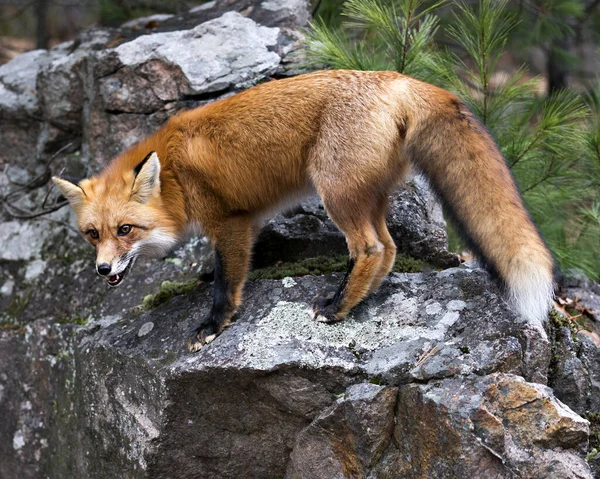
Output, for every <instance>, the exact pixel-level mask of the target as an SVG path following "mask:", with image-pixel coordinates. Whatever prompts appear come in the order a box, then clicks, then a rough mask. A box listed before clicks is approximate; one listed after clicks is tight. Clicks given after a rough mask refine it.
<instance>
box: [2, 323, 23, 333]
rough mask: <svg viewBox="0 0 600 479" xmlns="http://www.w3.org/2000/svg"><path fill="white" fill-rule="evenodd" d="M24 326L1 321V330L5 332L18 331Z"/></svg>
mask: <svg viewBox="0 0 600 479" xmlns="http://www.w3.org/2000/svg"><path fill="white" fill-rule="evenodd" d="M22 327H23V326H22V325H21V324H18V323H15V322H13V321H0V330H4V331H17V330H19V329H21V328H22Z"/></svg>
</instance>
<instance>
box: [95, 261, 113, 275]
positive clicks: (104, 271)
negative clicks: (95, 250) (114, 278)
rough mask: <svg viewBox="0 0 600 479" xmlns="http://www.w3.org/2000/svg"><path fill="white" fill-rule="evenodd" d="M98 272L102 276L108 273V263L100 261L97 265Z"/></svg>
mask: <svg viewBox="0 0 600 479" xmlns="http://www.w3.org/2000/svg"><path fill="white" fill-rule="evenodd" d="M97 270H98V273H100V274H101V275H102V276H106V275H107V274H109V273H110V265H109V264H108V263H102V264H99V265H98V266H97Z"/></svg>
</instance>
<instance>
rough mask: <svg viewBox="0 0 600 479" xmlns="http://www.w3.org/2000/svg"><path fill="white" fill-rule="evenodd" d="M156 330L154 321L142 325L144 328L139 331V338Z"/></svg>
mask: <svg viewBox="0 0 600 479" xmlns="http://www.w3.org/2000/svg"><path fill="white" fill-rule="evenodd" d="M153 329H154V323H153V322H152V321H148V322H147V323H144V324H142V327H141V328H140V330H139V331H138V333H137V335H138V337H140V338H141V337H142V336H146V334H148V333H149V332H150V331H152V330H153Z"/></svg>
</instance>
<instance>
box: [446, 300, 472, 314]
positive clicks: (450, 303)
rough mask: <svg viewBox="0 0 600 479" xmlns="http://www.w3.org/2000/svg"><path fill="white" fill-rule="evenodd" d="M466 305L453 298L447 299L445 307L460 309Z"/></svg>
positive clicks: (452, 309)
mask: <svg viewBox="0 0 600 479" xmlns="http://www.w3.org/2000/svg"><path fill="white" fill-rule="evenodd" d="M466 307H467V303H465V302H464V301H461V300H460V299H453V300H451V301H448V304H447V305H446V308H447V309H449V310H450V311H462V310H463V309H465V308H466Z"/></svg>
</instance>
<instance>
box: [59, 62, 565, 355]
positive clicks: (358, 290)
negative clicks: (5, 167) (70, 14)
mask: <svg viewBox="0 0 600 479" xmlns="http://www.w3.org/2000/svg"><path fill="white" fill-rule="evenodd" d="M411 167H412V168H414V169H416V170H417V171H420V172H422V173H423V174H424V175H425V176H426V177H427V178H428V179H429V181H430V182H431V184H432V186H433V188H434V189H435V191H436V192H437V193H438V194H439V196H440V197H441V199H442V200H443V202H444V203H445V205H446V207H447V210H448V211H449V212H450V213H451V215H452V216H453V217H454V219H455V220H456V222H457V224H458V225H459V226H460V228H461V230H462V232H463V234H464V236H465V237H466V239H467V240H468V241H469V242H470V246H471V247H472V249H473V250H474V252H475V253H476V254H477V255H478V257H479V258H480V259H482V260H483V261H484V262H485V264H486V265H487V267H488V269H489V270H490V271H491V272H492V273H494V274H495V275H496V276H497V277H498V278H499V280H500V281H501V283H502V284H503V285H504V286H505V287H506V290H507V293H508V296H509V299H510V300H511V303H512V305H513V306H514V308H515V309H516V311H517V312H518V313H520V314H521V315H522V316H524V317H527V318H530V319H532V320H537V321H543V320H544V319H545V317H546V315H547V312H548V310H549V307H550V304H551V300H552V296H553V284H554V283H553V258H552V255H551V253H550V252H549V251H548V249H547V247H546V246H545V243H544V241H543V240H542V238H541V237H540V235H539V233H538V231H537V229H536V227H535V225H534V224H533V222H532V220H531V218H530V216H529V214H528V213H527V211H526V209H525V207H524V206H523V201H522V200H521V197H520V195H519V192H518V189H517V187H516V185H515V182H514V180H513V178H512V176H511V173H510V170H509V169H508V167H507V166H506V163H505V161H504V158H503V157H502V154H501V153H500V152H499V150H498V147H497V146H496V145H495V143H494V140H493V139H492V137H491V136H490V134H489V133H488V132H487V130H486V129H485V127H484V126H482V124H481V123H480V122H479V121H478V120H477V118H475V117H474V115H473V114H472V113H471V112H470V111H469V110H468V109H467V108H466V106H465V105H464V104H463V103H462V102H461V101H460V100H459V99H458V98H457V97H456V96H454V95H453V94H451V93H449V92H447V91H445V90H442V89H440V88H437V87H435V86H433V85H429V84H427V83H424V82H422V81H419V80H416V79H414V78H410V77H407V76H404V75H401V74H398V73H394V72H360V71H343V70H342V71H321V72H314V73H309V74H305V75H300V76H297V77H293V78H288V79H284V80H273V81H270V82H267V83H264V84H261V85H258V86H255V87H253V88H251V89H249V90H246V91H244V92H242V93H239V94H237V95H235V96H232V97H229V98H227V99H224V100H220V101H216V102H214V103H212V104H208V105H205V106H202V107H199V108H196V109H194V110H190V111H186V112H183V113H180V114H178V115H176V116H174V117H172V118H171V119H170V120H169V121H168V122H167V123H166V125H164V126H163V127H162V128H161V129H160V130H159V131H157V132H156V133H155V134H154V135H152V136H150V137H148V138H146V139H145V140H143V141H141V142H139V143H138V144H136V145H135V146H133V147H132V148H131V149H129V150H127V151H126V152H124V153H122V154H121V155H120V156H118V157H117V158H116V159H114V160H113V161H112V162H111V163H110V164H109V165H108V166H107V167H106V168H105V169H104V170H103V171H102V172H101V173H99V174H98V175H97V176H94V177H92V178H89V179H85V180H82V181H79V182H75V181H70V180H67V179H65V178H58V177H54V178H53V180H54V182H55V183H56V185H57V186H58V188H59V189H60V191H61V192H62V194H63V195H64V196H65V197H66V198H67V199H68V200H69V202H70V204H71V205H72V207H73V208H74V210H75V212H76V214H77V220H78V224H79V229H80V230H81V233H82V234H83V235H84V237H85V238H86V239H87V240H88V241H89V242H90V243H91V244H92V245H93V246H95V248H96V252H97V259H96V268H97V271H98V273H99V274H100V275H103V276H105V277H106V280H107V281H108V283H109V284H110V285H112V286H116V285H118V284H119V283H120V282H121V281H122V280H123V278H124V277H125V275H126V274H127V272H128V271H129V269H130V268H131V265H132V263H133V261H134V259H135V258H136V257H137V256H138V255H150V256H159V255H164V254H165V253H166V252H167V251H168V250H169V249H170V248H172V247H173V246H174V245H175V244H176V243H177V242H178V240H179V239H180V238H181V237H182V236H183V235H184V234H185V232H186V230H188V229H189V228H190V227H200V228H201V230H202V231H203V232H204V233H205V234H206V235H207V236H208V237H209V238H210V239H211V241H212V244H213V246H214V250H215V268H214V297H213V306H212V309H211V311H210V313H209V315H208V317H207V318H206V319H205V320H204V322H203V323H202V324H200V325H199V326H198V328H197V329H195V330H194V331H193V333H192V335H191V337H190V339H189V340H188V348H189V350H190V351H196V350H198V349H199V348H201V347H202V346H203V345H204V344H207V343H209V342H210V341H212V340H213V339H214V338H215V337H216V336H217V335H218V334H219V333H220V332H221V331H222V330H223V329H224V328H225V327H226V326H228V325H229V323H230V320H231V318H232V316H233V315H234V313H235V312H236V310H237V308H238V307H239V306H240V303H241V301H242V289H243V286H244V282H245V279H246V273H247V271H248V265H249V262H250V251H251V247H252V243H253V237H254V233H255V232H256V231H257V226H258V225H259V222H260V220H261V218H262V217H263V216H264V215H265V214H266V213H268V212H269V211H272V210H273V209H274V208H276V207H277V206H278V205H282V204H284V203H286V202H287V203H286V204H288V205H289V200H290V199H297V198H300V197H301V196H302V195H303V194H305V193H307V192H310V191H316V192H317V193H318V194H319V196H320V197H321V199H322V200H323V204H324V205H325V208H326V210H327V213H328V214H329V216H330V217H331V219H332V220H333V221H334V223H335V224H336V225H337V226H338V228H339V229H340V230H341V231H342V232H343V233H344V235H345V236H346V240H347V243H348V249H349V251H350V259H349V262H348V272H347V274H346V277H345V278H344V280H343V282H342V284H341V285H340V287H339V289H338V290H337V292H336V293H335V295H333V297H331V296H325V295H323V296H321V297H319V298H318V299H316V300H315V302H314V306H313V308H314V313H315V319H317V320H318V321H323V322H335V321H339V320H341V319H343V318H344V317H345V316H346V315H347V313H348V311H350V309H351V308H352V307H354V306H355V305H356V304H358V303H359V302H360V301H361V300H362V299H363V298H365V296H367V295H368V294H369V293H371V292H372V291H374V290H375V289H376V288H377V287H378V286H379V284H380V283H381V282H382V280H383V279H384V278H385V276H386V275H387V274H388V273H389V271H390V269H391V268H392V265H393V263H394V257H395V255H396V247H395V245H394V241H393V240H392V237H391V236H390V234H389V232H388V229H387V227H386V213H387V202H388V194H389V193H390V192H391V190H392V189H393V188H394V187H395V185H396V184H397V183H398V182H399V181H400V180H401V179H402V178H403V177H404V176H405V175H406V174H407V172H408V171H409V169H410V168H411Z"/></svg>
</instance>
